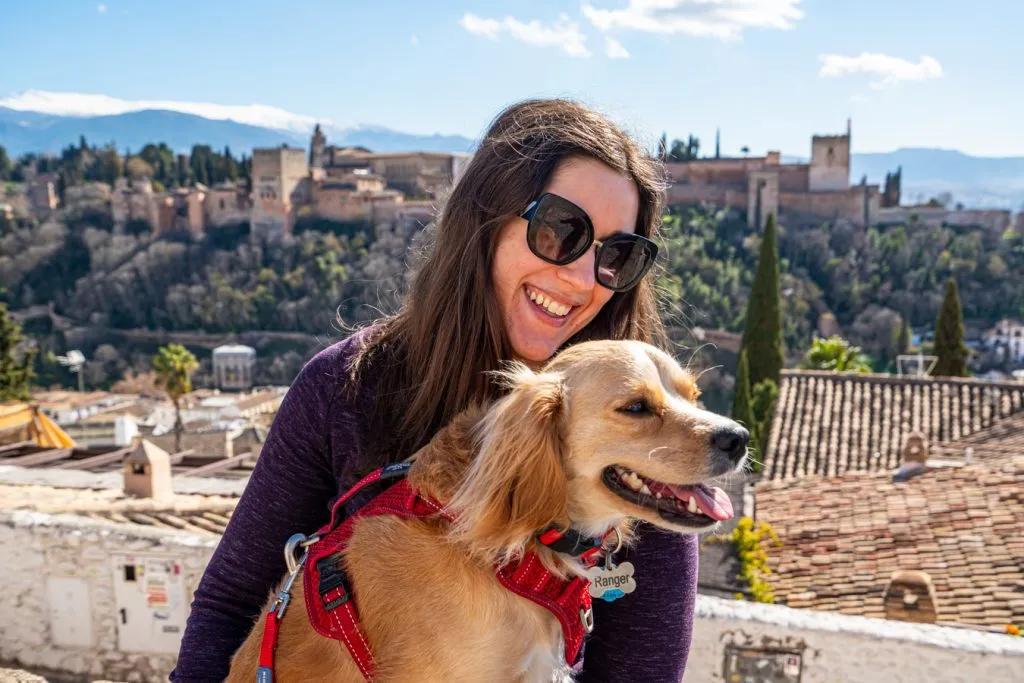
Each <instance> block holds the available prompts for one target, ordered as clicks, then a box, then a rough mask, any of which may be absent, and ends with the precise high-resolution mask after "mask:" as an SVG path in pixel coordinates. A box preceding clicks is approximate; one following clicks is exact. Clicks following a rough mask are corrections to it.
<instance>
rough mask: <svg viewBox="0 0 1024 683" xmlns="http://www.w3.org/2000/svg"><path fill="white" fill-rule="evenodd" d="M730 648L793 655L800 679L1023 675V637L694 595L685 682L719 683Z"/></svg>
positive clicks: (927, 682)
mask: <svg viewBox="0 0 1024 683" xmlns="http://www.w3.org/2000/svg"><path fill="white" fill-rule="evenodd" d="M729 646H734V647H741V648H742V647H749V648H757V649H761V648H769V649H770V648H774V649H777V650H784V651H789V652H795V653H799V654H800V660H801V662H802V672H801V675H800V679H799V680H800V683H826V682H827V683H842V682H844V681H856V682H857V683H869V682H870V683H876V682H878V683H882V682H885V683H911V682H917V681H920V682H921V683H945V682H947V681H948V682H950V683H952V682H953V681H986V682H987V683H1002V682H1004V681H1005V682H1006V683H1010V682H1011V681H1021V680H1024V638H1016V637H1013V636H1009V635H1005V634H1000V633H983V632H980V631H974V630H969V629H960V628H952V627H942V626H933V625H926V624H908V623H903V622H898V621H887V620H884V619H869V618H867V617H855V616H846V615H841V614H835V613H828V612H816V611H812V610H797V609H791V608H789V607H782V606H777V605H760V604H754V603H748V602H741V601H737V600H726V599H721V598H713V597H710V596H705V595H701V596H698V598H697V611H696V619H695V621H694V627H693V644H692V646H691V648H690V659H689V662H688V663H687V667H686V676H685V677H684V683H703V682H704V681H724V680H725V678H724V677H723V665H724V657H725V653H726V648H727V647H729ZM777 680H786V679H785V678H781V679H777ZM792 680H794V681H795V680H796V679H795V678H793V679H792Z"/></svg>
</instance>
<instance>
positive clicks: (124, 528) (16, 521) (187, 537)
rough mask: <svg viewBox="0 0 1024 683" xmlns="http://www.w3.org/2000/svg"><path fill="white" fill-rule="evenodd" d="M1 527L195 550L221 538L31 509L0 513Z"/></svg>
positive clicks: (214, 542) (212, 544) (212, 546)
mask: <svg viewBox="0 0 1024 683" xmlns="http://www.w3.org/2000/svg"><path fill="white" fill-rule="evenodd" d="M0 526H8V527H12V528H15V529H19V528H21V529H39V528H52V529H54V530H55V531H56V532H57V533H65V534H70V535H75V536H82V535H85V534H92V535H96V536H99V537H105V540H108V541H110V540H116V541H119V542H120V541H153V542H157V543H165V544H168V545H178V546H184V547H194V548H211V549H212V548H216V547H217V544H218V543H220V537H210V536H199V535H197V534H193V533H189V532H188V531H182V530H180V529H168V528H164V527H150V526H144V525H141V524H126V523H124V522H114V521H107V520H101V519H93V518H90V517H81V516H79V515H74V514H67V513H61V514H49V513H46V512H33V511H30V510H0Z"/></svg>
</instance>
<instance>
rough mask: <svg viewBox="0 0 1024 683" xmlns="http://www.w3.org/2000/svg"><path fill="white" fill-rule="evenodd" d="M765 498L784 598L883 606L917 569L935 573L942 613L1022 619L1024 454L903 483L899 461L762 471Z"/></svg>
mask: <svg viewBox="0 0 1024 683" xmlns="http://www.w3.org/2000/svg"><path fill="white" fill-rule="evenodd" d="M1018 453H1020V451H1018ZM756 500H757V506H756V518H757V519H758V520H759V521H765V522H768V523H769V524H771V526H772V527H773V528H774V529H775V531H776V533H777V534H778V536H779V540H780V541H781V543H782V546H781V547H770V548H769V549H768V557H769V567H770V568H771V569H772V571H773V572H774V574H772V575H770V576H769V577H768V581H769V582H770V583H771V585H772V588H773V590H774V592H775V596H776V601H777V602H778V603H780V604H785V605H788V606H790V607H799V608H811V609H816V610H829V611H835V612H840V613H843V614H856V615H863V616H869V617H884V610H883V603H882V595H883V592H884V590H885V587H886V585H887V583H888V582H889V580H890V578H891V576H892V573H893V572H894V571H896V570H906V569H916V570H922V571H925V572H927V573H928V574H929V575H930V576H931V578H932V581H933V583H934V586H935V591H936V599H937V603H938V605H937V607H938V621H939V623H949V624H958V625H966V626H971V627H974V628H983V629H989V628H993V629H995V628H998V629H1002V628H1003V627H1004V626H1005V625H1006V624H1008V623H1011V622H1012V623H1020V622H1022V621H1024V563H1022V561H1021V558H1024V536H1022V535H1021V529H1024V455H1015V456H1009V455H1008V456H1007V457H1006V461H1005V462H1003V463H1002V464H1000V465H998V466H987V467H986V466H966V467H940V468H935V469H931V470H929V471H927V472H925V473H923V474H919V475H917V476H915V477H913V478H912V479H910V480H909V481H907V482H903V483H893V482H892V481H891V474H890V473H889V472H848V473H846V474H843V475H841V476H830V477H806V478H802V479H796V480H787V481H764V482H762V483H760V484H758V485H757V486H756Z"/></svg>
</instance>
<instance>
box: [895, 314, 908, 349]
mask: <svg viewBox="0 0 1024 683" xmlns="http://www.w3.org/2000/svg"><path fill="white" fill-rule="evenodd" d="M910 338H911V332H910V321H909V320H904V321H903V327H901V328H900V340H899V342H897V346H898V347H899V351H898V352H897V353H907V352H908V351H910Z"/></svg>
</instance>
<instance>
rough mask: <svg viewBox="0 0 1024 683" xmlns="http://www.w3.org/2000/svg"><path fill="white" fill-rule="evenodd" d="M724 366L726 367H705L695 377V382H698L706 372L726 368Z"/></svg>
mask: <svg viewBox="0 0 1024 683" xmlns="http://www.w3.org/2000/svg"><path fill="white" fill-rule="evenodd" d="M724 367H725V366H724V365H712V366H711V367H708V368H704V369H703V370H701V371H700V373H698V374H697V376H696V377H694V378H693V382H694V384H696V383H697V382H699V381H700V378H701V377H703V376H704V373H706V372H710V371H712V370H718V369H720V368H724Z"/></svg>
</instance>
